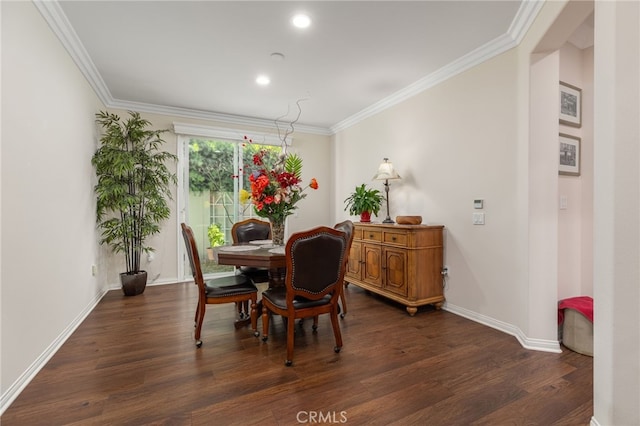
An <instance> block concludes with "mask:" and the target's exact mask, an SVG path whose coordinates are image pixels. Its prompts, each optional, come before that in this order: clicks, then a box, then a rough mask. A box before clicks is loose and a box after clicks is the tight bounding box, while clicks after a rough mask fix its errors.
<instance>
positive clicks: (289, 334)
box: [284, 318, 296, 367]
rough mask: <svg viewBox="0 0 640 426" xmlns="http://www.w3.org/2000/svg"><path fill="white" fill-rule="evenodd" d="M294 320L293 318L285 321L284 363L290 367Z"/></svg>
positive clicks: (291, 362)
mask: <svg viewBox="0 0 640 426" xmlns="http://www.w3.org/2000/svg"><path fill="white" fill-rule="evenodd" d="M295 328H296V326H295V320H294V319H293V318H291V319H288V321H287V359H286V360H285V362H284V365H286V366H287V367H290V366H291V365H292V364H293V341H294V332H295Z"/></svg>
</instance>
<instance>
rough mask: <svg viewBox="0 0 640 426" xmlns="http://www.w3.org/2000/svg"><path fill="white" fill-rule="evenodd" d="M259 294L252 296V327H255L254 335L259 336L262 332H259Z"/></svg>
mask: <svg viewBox="0 0 640 426" xmlns="http://www.w3.org/2000/svg"><path fill="white" fill-rule="evenodd" d="M257 307H258V296H257V295H254V296H253V297H252V298H251V328H252V329H253V335H254V336H256V337H258V336H259V335H260V333H259V332H258V310H257Z"/></svg>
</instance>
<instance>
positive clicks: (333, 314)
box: [331, 305, 342, 353]
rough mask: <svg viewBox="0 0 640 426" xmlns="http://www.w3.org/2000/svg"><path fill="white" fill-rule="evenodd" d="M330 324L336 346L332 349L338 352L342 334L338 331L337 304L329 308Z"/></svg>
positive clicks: (340, 347)
mask: <svg viewBox="0 0 640 426" xmlns="http://www.w3.org/2000/svg"><path fill="white" fill-rule="evenodd" d="M331 325H332V326H333V335H334V336H335V338H336V346H335V347H334V348H333V351H334V352H335V353H338V352H340V349H342V334H341V333H340V322H339V321H338V309H337V305H336V306H334V307H333V309H332V310H331Z"/></svg>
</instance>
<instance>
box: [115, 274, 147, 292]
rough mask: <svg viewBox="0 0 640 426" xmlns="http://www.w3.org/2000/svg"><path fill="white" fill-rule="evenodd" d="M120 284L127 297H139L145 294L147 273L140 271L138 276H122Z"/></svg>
mask: <svg viewBox="0 0 640 426" xmlns="http://www.w3.org/2000/svg"><path fill="white" fill-rule="evenodd" d="M120 283H121V284H122V291H123V292H124V295H125V296H137V295H138V294H142V293H144V289H145V288H146V287H147V271H140V272H138V273H137V274H127V273H126V272H123V273H121V274H120Z"/></svg>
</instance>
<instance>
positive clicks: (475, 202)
mask: <svg viewBox="0 0 640 426" xmlns="http://www.w3.org/2000/svg"><path fill="white" fill-rule="evenodd" d="M483 207H484V200H473V208H474V209H481V208H483Z"/></svg>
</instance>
